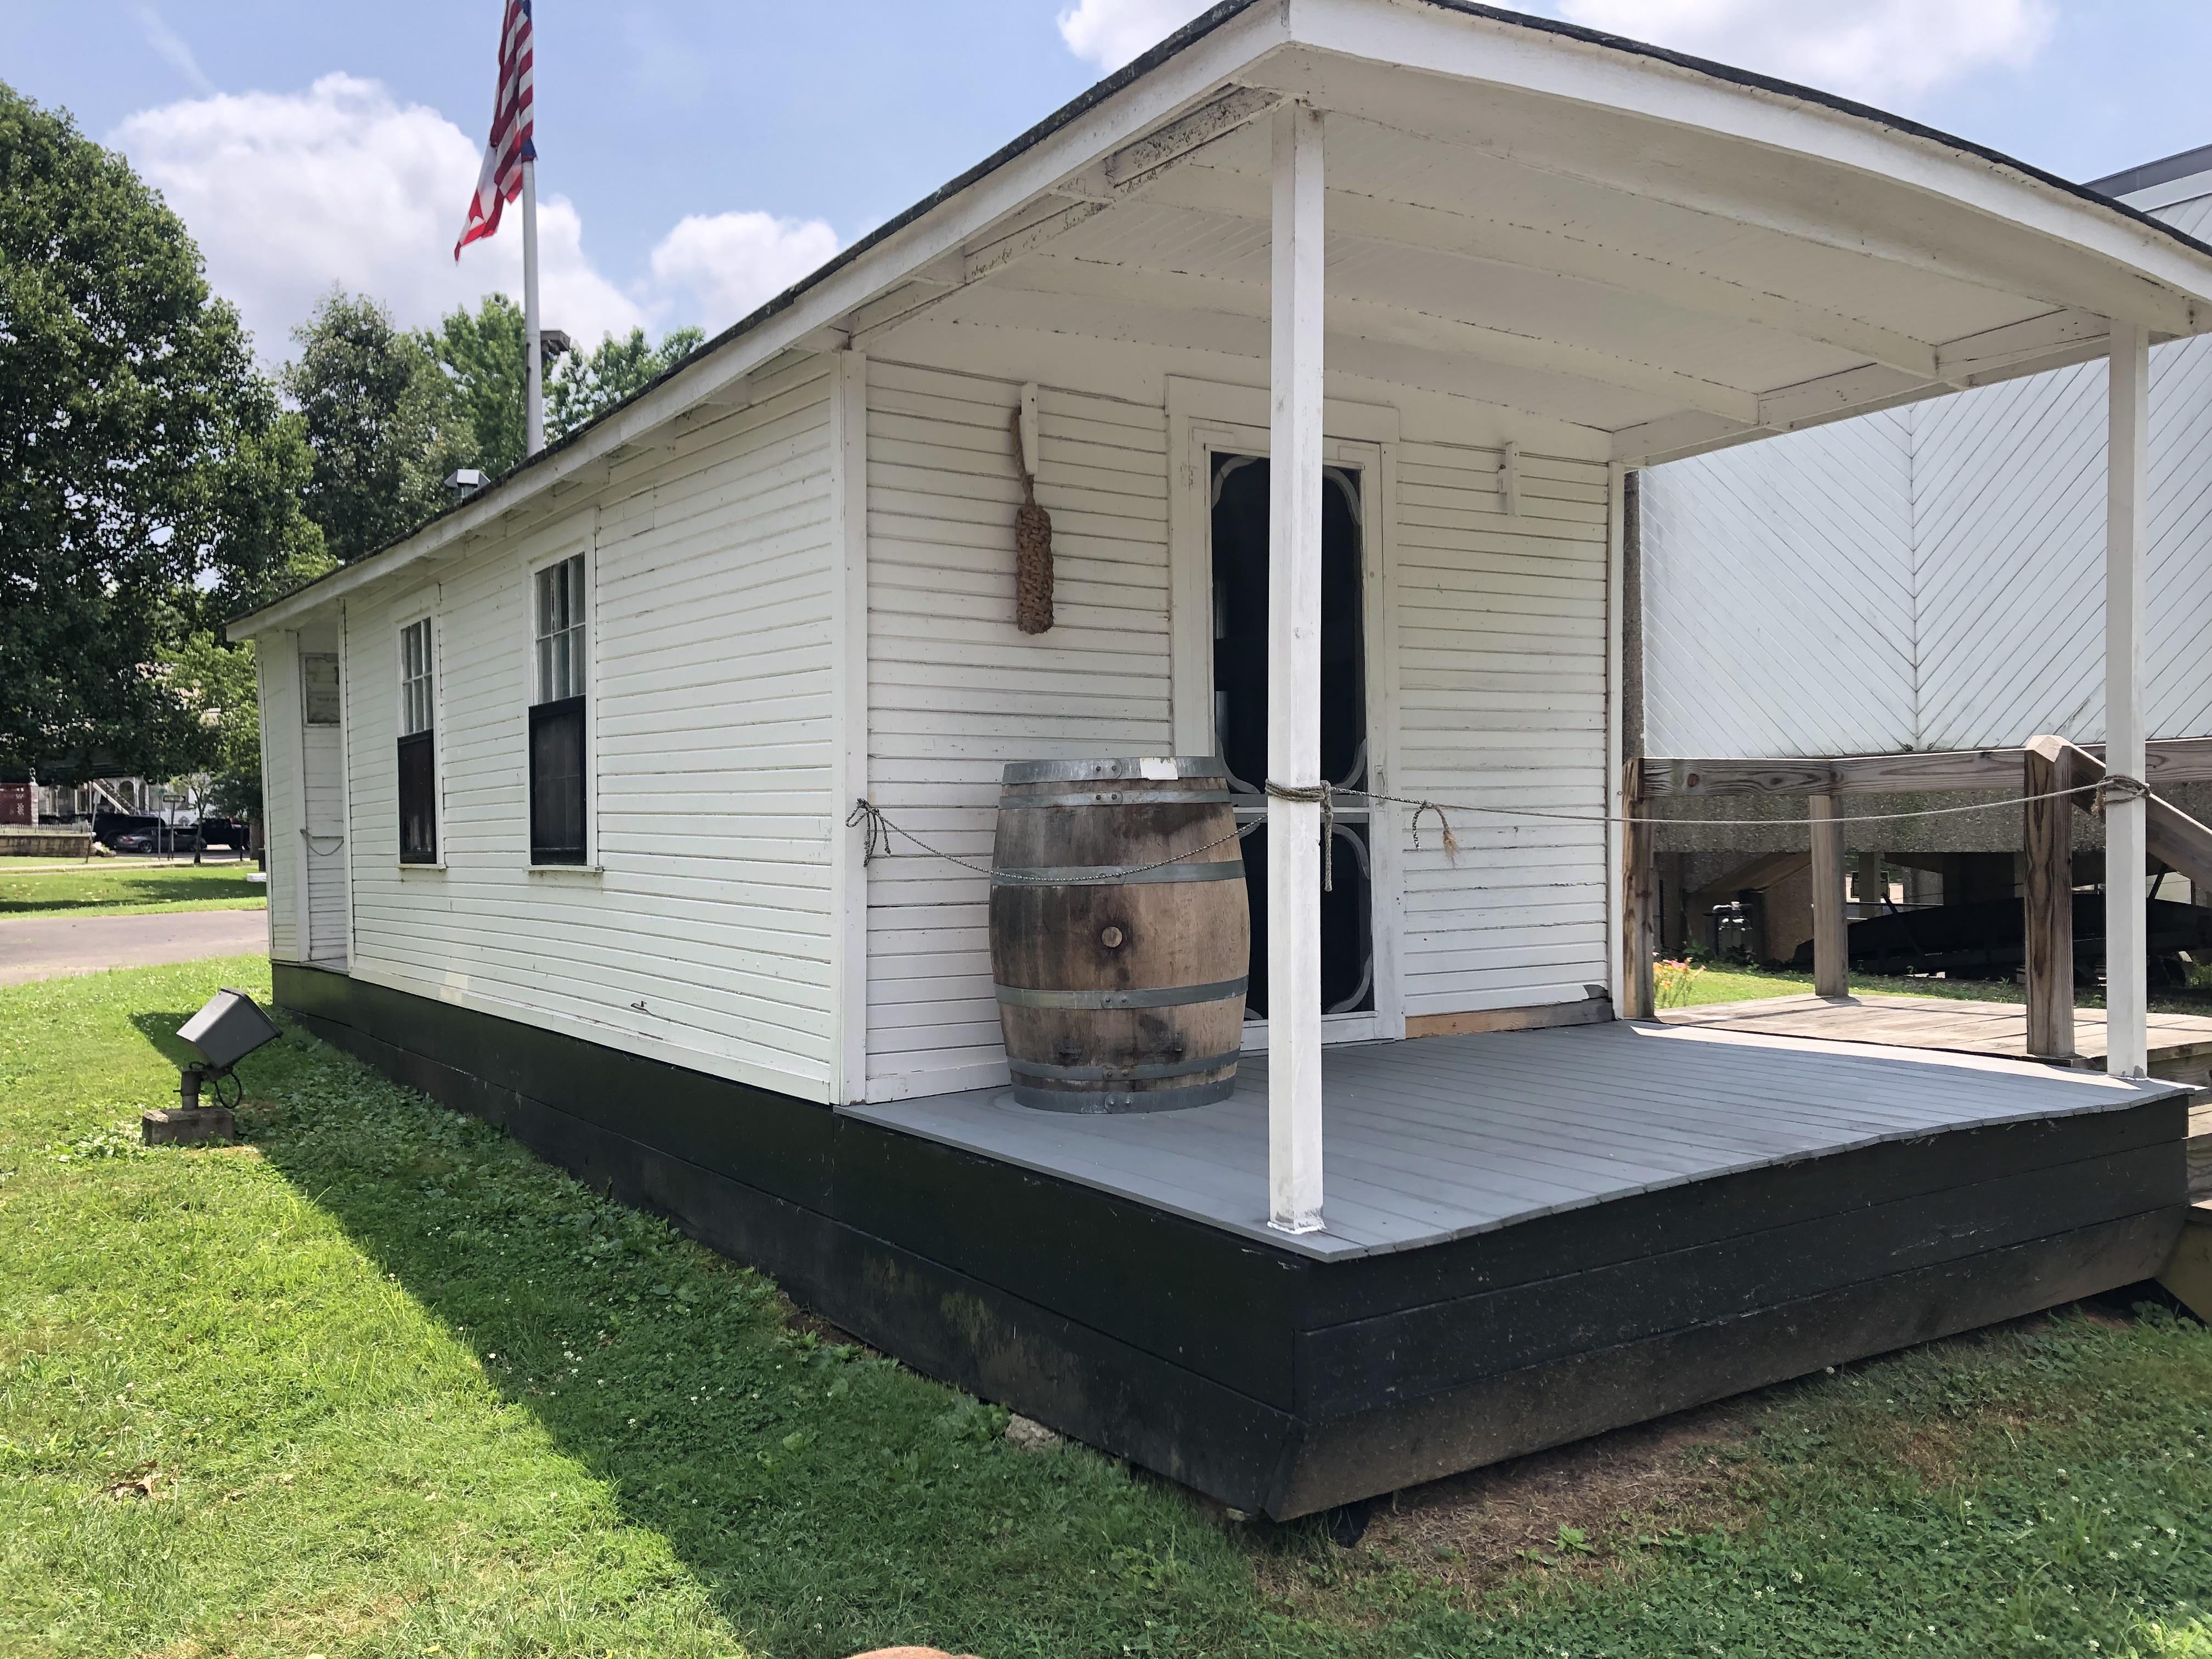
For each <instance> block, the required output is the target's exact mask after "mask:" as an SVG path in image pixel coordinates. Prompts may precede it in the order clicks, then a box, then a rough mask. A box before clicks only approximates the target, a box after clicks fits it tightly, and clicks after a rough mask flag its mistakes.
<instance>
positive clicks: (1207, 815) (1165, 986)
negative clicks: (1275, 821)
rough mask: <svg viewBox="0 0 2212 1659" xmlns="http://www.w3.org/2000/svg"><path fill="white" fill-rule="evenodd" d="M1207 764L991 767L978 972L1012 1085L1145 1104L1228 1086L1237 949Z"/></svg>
mask: <svg viewBox="0 0 2212 1659" xmlns="http://www.w3.org/2000/svg"><path fill="white" fill-rule="evenodd" d="M1236 835H1237V821H1236V817H1235V815H1234V813H1233V812H1232V811H1231V808H1230V805H1229V774H1228V770H1227V769H1226V768H1225V767H1224V766H1223V765H1222V763H1221V762H1219V761H1218V760H1214V759H1194V758H1191V757H1176V758H1174V759H1169V760H1102V761H1025V762H1018V763H1015V764H1013V765H1011V766H1009V767H1007V768H1006V784H1005V789H1004V792H1003V793H1001V794H1000V798H999V835H998V841H997V843H996V845H995V847H994V849H993V854H992V873H991V977H992V978H993V979H994V980H995V981H997V982H998V994H999V1024H1000V1029H1001V1030H1003V1031H1004V1032H1005V1034H1006V1063H1007V1065H1008V1066H1010V1067H1012V1071H1013V1077H1014V1098H1015V1099H1016V1100H1018V1101H1019V1102H1021V1103H1022V1104H1024V1105H1025V1106H1038V1107H1042V1108H1044V1109H1047V1110H1049V1111H1056V1112H1157V1111H1170V1110H1173V1109H1176V1108H1178V1107H1184V1106H1201V1105H1204V1104H1205V1103H1206V1102H1208V1101H1212V1100H1221V1099H1224V1098H1225V1097H1227V1096H1228V1095H1229V1094H1230V1092H1231V1091H1232V1090H1234V1089H1235V1088H1236V1086H1237V1049H1238V1047H1239V1045H1240V1042H1241V1041H1242V1038H1243V1030H1244V981H1245V970H1246V969H1247V967H1248V965H1249V958H1250V952H1251V944H1252V923H1251V915H1250V913H1249V911H1248V909H1247V908H1246V906H1245V897H1244V859H1243V848H1242V847H1241V845H1240V844H1239V843H1238V842H1237V839H1236Z"/></svg>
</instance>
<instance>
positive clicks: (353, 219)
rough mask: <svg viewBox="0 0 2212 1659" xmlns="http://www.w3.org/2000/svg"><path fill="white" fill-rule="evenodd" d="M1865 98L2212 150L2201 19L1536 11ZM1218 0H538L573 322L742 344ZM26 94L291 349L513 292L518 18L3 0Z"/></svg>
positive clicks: (264, 337)
mask: <svg viewBox="0 0 2212 1659" xmlns="http://www.w3.org/2000/svg"><path fill="white" fill-rule="evenodd" d="M1195 9H1197V0H930V3H927V4H914V3H904V4H896V3H881V0H828V3H816V4H812V5H793V4H788V3H776V4H770V3H758V0H747V3H736V4H732V3H720V4H712V3H701V0H662V3H618V0H600V3H595V4H591V5H582V4H576V3H573V0H568V3H564V0H541V3H540V8H539V15H538V112H539V113H538V143H539V148H540V150H541V152H542V154H543V155H544V161H543V162H542V164H541V169H540V175H539V188H540V191H541V195H542V196H543V197H544V198H546V201H547V212H546V240H547V246H546V256H545V258H546V273H547V289H548V305H547V320H548V321H549V322H552V323H557V324H562V325H567V326H569V327H571V328H572V329H573V330H574V331H580V332H583V333H586V334H587V335H595V334H596V333H598V332H599V331H601V330H603V329H607V328H614V329H620V328H624V327H627V326H629V324H631V323H633V322H636V323H642V324H643V325H646V326H647V327H648V328H649V329H652V330H654V331H658V330H659V329H661V328H663V327H666V326H669V325H674V324H677V323H680V322H699V323H703V324H706V325H709V326H719V325H722V324H724V323H726V322H728V321H730V320H732V319H733V318H734V317H735V316H737V315H738V314H740V313H742V312H743V311H744V309H747V308H749V307H750V305H751V304H753V303H755V302H757V301H758V300H759V299H761V298H764V297H766V295H768V294H769V293H772V292H774V291H775V289H777V288H780V287H781V286H782V285H783V284H784V283H787V282H789V281H790V280H792V279H793V278H794V277H795V276H798V275H799V274H801V273H802V272H803V271H804V270H806V269H808V268H809V267H811V265H812V264H815V263H817V262H818V261H819V260H820V259H821V258H824V257H826V256H827V254H828V253H829V252H832V251H834V249H835V248H836V246H839V245H841V244H842V243H843V242H846V241H849V240H851V239H852V238H853V237H854V236H855V235H857V234H860V233H862V232H863V231H865V230H866V229H867V228H869V227H870V226H872V225H873V224H875V223H876V222H879V221H880V220H882V219H884V218H885V217H887V216H890V214H892V213H895V212H896V211H897V210H899V209H901V208H902V207H904V206H906V205H907V204H908V203H910V202H912V201H914V200H915V199H916V198H917V197H921V196H922V195H924V194H926V193H927V191H930V190H932V189H933V188H934V187H935V186H936V185H939V184H940V183H942V182H943V181H944V180H945V179H947V178H950V177H951V175H953V174H954V173H957V172H958V171H960V170H961V169H962V168H963V167H966V166H968V165H969V163H971V162H973V161H975V160H977V159H978V158H980V157H981V156H982V155H985V154H987V153H988V152H989V151H990V150H991V149H994V148H995V147H996V146H997V145H999V144H1000V143H1003V142H1004V141H1005V140H1006V139H1007V138H1008V137H1012V135H1013V134H1014V133H1016V132H1018V131H1020V130H1021V129H1022V128H1024V126H1026V125H1029V124H1030V123H1031V122H1032V121H1034V120H1036V118H1038V117H1040V116H1042V115H1043V114H1045V113H1046V112H1048V111H1050V110H1051V109H1053V108H1054V107H1055V106H1058V105H1059V104H1060V103H1062V102H1064V101H1065V100H1067V99H1068V98H1070V97H1072V96H1073V95H1074V94H1076V93H1078V92H1079V91H1080V90H1081V89H1082V88H1084V87H1085V86H1087V85H1089V84H1090V83H1091V82H1092V81H1094V80H1095V79H1097V76H1099V75H1100V74H1101V73H1102V72H1103V70H1105V69H1106V68H1108V67H1110V66H1111V65H1112V64H1114V63H1115V62H1117V61H1119V60H1120V59H1121V58H1124V57H1126V56H1127V55H1128V54H1129V53H1130V52H1133V51H1134V50H1137V49H1139V48H1140V47H1141V46H1142V45H1143V44H1144V43H1146V41H1148V40H1152V39H1154V38H1157V36H1158V34H1159V33H1164V32H1165V30H1166V29H1167V28H1169V27H1173V26H1174V24H1175V23H1176V22H1177V21H1180V20H1181V19H1182V17H1183V16H1185V15H1188V14H1189V13H1191V12H1193V11H1194V10H1195ZM1528 9H1535V10H1541V11H1546V12H1549V13H1553V14H1554V15H1559V14H1564V15H1568V16H1571V17H1573V18H1575V19H1576V20H1577V21H1585V22H1589V23H1591V24H1593V25H1595V26H1597V27H1607V28H1611V29H1614V30H1617V31H1619V32H1620V33H1627V34H1633V35H1637V36H1639V37H1641V38H1644V39H1647V40H1659V41H1662V43H1665V44H1668V45H1674V46H1680V48H1682V49H1683V50H1686V51H1692V52H1704V53H1706V54H1708V55H1711V56H1716V57H1723V58H1728V59H1729V61H1733V62H1739V63H1744V64H1747V65H1748V66H1751V67H1754V68H1760V69H1766V70H1771V71H1773V72H1776V73H1779V74H1783V75H1785V76H1790V77H1791V78H1796V79H1802V80H1808V81H1810V82H1814V84H1820V85H1825V86H1827V87H1829V88H1832V89H1833V90H1837V91H1840V92H1844V93H1846V94H1850V95H1853V96H1857V97H1862V98H1865V99H1866V100H1869V101H1870V102H1875V103H1877V104H1879V105H1881V106H1884V107H1887V108H1891V109H1894V110H1897V111H1899V112H1901V113H1905V114H1909V115H1911V116H1914V117H1917V118H1920V119H1922V120H1925V121H1928V122H1929V123H1930V124H1932V125H1936V126H1939V127H1942V128H1946V129H1948V130H1949V131H1954V132H1958V133H1960V134H1962V135H1964V136H1966V137H1972V138H1974V139H1977V140H1979V141H1981V142H1983V143H1988V144H1990V145H1993V146H1995V147H1996V149H2001V150H2003V151H2006V152H2008V153H2009V154H2011V155H2017V156H2019V157H2020V158H2021V159H2022V160H2025V161H2032V162H2034V163H2036V164H2038V165H2039V166H2042V167H2047V168H2050V169H2051V171H2053V172H2056V173H2062V174H2063V175H2065V176H2068V177H2071V178H2080V179H2087V178H2091V177H2094V176H2096V175H2098V174H2100V173H2106V172H2109V171H2112V170H2114V169H2116V168H2118V167H2124V166H2128V165H2130V164H2133V163H2135V162H2136V161H2144V160H2148V159H2149V158H2151V157H2154V156H2157V155H2166V154H2168V153H2170V152H2172V151H2174V150H2178V149H2188V148H2191V147H2192V146H2194V145H2197V144H2199V143H2207V142H2212V108H2208V107H2207V105H2206V101H2205V100H2204V98H2203V92H2202V82H2203V76H2204V71H2205V69H2206V67H2207V66H2208V64H2212V6H2207V5H2205V4H2203V0H2189V3H2181V0H1823V3H1821V4H1820V5H1817V6H1815V5H1811V4H1808V3H1805V0H1541V3H1537V0H1532V3H1531V4H1530V5H1529V6H1528ZM6 17H7V31H6V39H7V51H6V54H5V58H4V61H0V77H4V78H5V79H7V80H8V81H9V82H10V83H12V84H13V85H14V86H15V88H17V89H18V90H19V91H21V92H23V93H25V94H28V95H29V96H31V97H33V98H35V99H37V100H40V102H42V103H46V104H52V105H60V106H66V107H67V108H69V109H70V111H72V112H74V113H75V114H76V117H77V118H78V120H79V122H80V124H81V125H82V126H83V128H84V129H85V131H87V132H88V133H89V134H91V135H92V136H94V137H97V138H100V139H101V140H102V141H104V142H106V143H112V144H115V145H116V146H118V148H120V149H123V150H124V151H125V153H126V154H127V155H130V156H131V160H132V161H133V162H134V163H135V164H137V166H138V167H140V168H141V170H142V171H143V172H144V173H146V174H147V175H148V176H149V178H150V179H154V180H155V182H156V183H157V184H159V185H161V187H162V188H163V189H164V191H166V192H167V194H168V196H169V197H170V200H171V202H172V204H173V205H175V206H176V207H177V208H178V209H179V211H180V212H182V213H183V214H184V216H185V220H186V222H187V223H188V224H190V225H191V228H192V230H193V232H194V234H196V235H197V237H198V238H199V240H200V241H201V243H202V245H203V246H204V249H205V251H206V252H207V256H208V262H209V268H210V275H211V276H212V277H213V279H214V280H215V282H216V286H217V287H218V288H219V289H222V290H223V291H224V292H225V293H227V294H228V295H230V296H231V297H233V298H234V299H235V300H236V301H238V302H239V303H240V307H241V308H242V309H243V310H244V311H245V312H246V317H247V320H248V322H249V324H250V325H252V326H253V327H254V329H255V330H256V333H257V337H258V339H259V341H260V343H261V346H262V349H263V351H264V355H266V356H272V357H274V356H281V355H283V351H284V349H285V340H284V335H285V332H286V331H288V330H289V326H290V325H291V324H292V323H293V322H295V321H296V320H297V319H298V318H299V317H300V316H301V314H303V313H305V311H306V310H307V307H309V306H310V305H311V304H312V303H313V300H314V298H315V296H316V295H318V294H319V293H321V292H324V291H326V290H327V289H328V288H329V287H330V285H331V283H333V282H339V283H344V284H345V285H347V286H349V287H354V288H362V289H368V290H369V291H372V292H375V293H378V294H380V295H381V296H382V297H384V298H386V300H387V301H390V302H391V303H392V305H393V306H394V307H395V309H397V310H398V312H399V313H401V315H402V317H403V319H404V320H407V321H410V322H420V321H427V320H429V319H430V318H431V317H434V316H435V314H436V313H438V312H439V311H440V310H441V309H444V308H446V307H447V306H450V305H451V304H453V303H455V302H457V301H463V300H465V299H467V298H469V297H471V295H474V294H476V293H478V292H481V291H482V290H483V289H487V288H491V287H497V286H505V287H508V288H510V289H512V288H513V286H514V285H515V281H516V278H515V274H514V273H515V264H514V261H515V260H516V259H517V258H519V255H518V253H517V252H516V249H515V245H514V244H515V239H514V238H513V237H512V236H509V235H506V234H502V235H501V237H500V238H499V239H498V240H497V241H496V242H495V244H493V245H492V246H489V247H488V248H477V249H471V251H470V254H469V256H468V258H467V261H466V262H465V264H463V265H462V266H461V267H460V268H459V269H458V270H457V269H455V268H454V264H453V258H452V255H451V246H452V236H453V232H454V230H455V229H457V228H458V226H459V217H460V213H461V210H462V207H463V205H464V204H465V201H466V197H467V193H468V189H469V187H470V185H471V184H472V183H473V179H474V172H475V155H476V153H477V150H478V149H480V148H481V145H482V143H483V128H484V124H485V120H486V118H487V116H488V115H489V108H490V100H491V90H492V88H491V79H492V58H493V44H494V38H495V32H496V27H497V17H498V0H437V3H429V0H384V3H380V4H373V5H368V6H343V7H341V6H332V5H303V4H300V3H296V0H295V3H289V4H277V3H271V0H261V3H244V0H238V3H218V0H206V3H191V0H165V3H157V4H151V5H149V4H141V3H118V0H68V3H63V0H7V3H6Z"/></svg>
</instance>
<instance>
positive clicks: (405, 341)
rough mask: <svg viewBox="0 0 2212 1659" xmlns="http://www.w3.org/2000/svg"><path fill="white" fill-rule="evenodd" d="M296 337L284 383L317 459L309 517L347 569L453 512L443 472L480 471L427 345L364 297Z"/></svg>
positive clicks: (320, 314)
mask: <svg viewBox="0 0 2212 1659" xmlns="http://www.w3.org/2000/svg"><path fill="white" fill-rule="evenodd" d="M292 338H293V340H294V342H295V343H296V344H297V345H298V347H299V356H297V357H296V358H295V360H294V361H293V362H289V363H288V364H286V365H285V367H284V370H283V386H284V390H285V391H286V392H288V393H289V394H290V396H291V398H292V400H293V401H294V402H295V404H298V405H299V410H300V414H301V417H302V419H303V420H304V421H305V422H306V426H307V442H308V443H309V445H310V446H312V447H313V450H314V458H315V459H314V471H313V477H311V478H310V479H309V480H308V483H307V489H306V492H305V500H306V505H307V513H308V514H309V515H310V516H311V517H312V518H313V520H315V522H316V523H317V524H319V525H320V526H322V531H323V538H324V541H325V544H327V545H328V546H329V548H330V550H331V552H332V553H334V554H336V555H337V556H338V557H339V558H340V559H341V560H343V561H345V562H349V563H350V562H352V561H353V560H355V559H357V558H360V557H361V556H362V555H363V554H365V553H373V552H374V551H375V550H377V549H378V548H380V547H382V546H383V545H384V544H386V543H387V542H390V541H393V540H396V539H398V538H399V537H401V536H404V535H405V534H406V533H407V532H409V531H410V530H413V529H414V528H415V527H416V526H418V525H420V524H421V523H422V521H423V520H425V519H428V517H430V516H431V514H433V513H435V512H437V511H438V509H439V508H440V507H442V506H443V505H444V504H445V501H446V489H445V482H444V481H445V479H446V477H447V475H448V474H449V473H450V472H451V471H453V469H454V468H455V467H457V466H473V465H477V462H476V442H475V437H474V434H473V432H472V431H471V428H469V427H468V425H467V423H466V422H465V421H464V420H462V419H461V418H459V411H458V410H456V408H455V399H454V396H453V388H452V387H451V386H449V385H448V383H447V379H446V377H445V375H444V374H441V372H440V370H439V367H438V361H437V358H436V356H435V354H434V353H433V351H432V349H431V346H430V343H429V341H428V339H426V338H425V337H423V336H422V335H420V334H416V333H413V332H410V331H407V330H404V329H402V328H400V327H398V325H395V324H394V323H393V322H392V313H390V312H389V311H388V310H386V308H385V307H383V306H382V305H381V304H380V303H379V302H378V301H374V300H372V299H370V298H368V296H367V295H350V294H345V293H342V292H337V293H332V294H331V295H329V296H328V297H327V298H326V299H325V300H324V301H323V302H322V303H321V304H320V305H319V306H317V307H315V310H314V314H313V315H312V316H311V317H309V318H308V319H307V321H306V322H304V323H302V324H301V325H300V326H299V327H298V328H296V329H295V330H294V331H292Z"/></svg>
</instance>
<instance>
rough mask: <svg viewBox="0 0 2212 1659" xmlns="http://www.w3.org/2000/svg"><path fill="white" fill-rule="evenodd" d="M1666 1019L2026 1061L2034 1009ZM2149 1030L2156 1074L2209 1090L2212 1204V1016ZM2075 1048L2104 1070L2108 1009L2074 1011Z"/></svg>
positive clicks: (1773, 1002) (1697, 1014) (1857, 1001)
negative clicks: (2029, 1019)
mask: <svg viewBox="0 0 2212 1659" xmlns="http://www.w3.org/2000/svg"><path fill="white" fill-rule="evenodd" d="M1659 1018H1661V1019H1662V1020H1663V1021H1665V1022H1666V1023H1667V1024H1669V1025H1677V1026H1692V1027H1695V1028H1698V1029H1699V1030H1721V1031H1755V1032H1759V1033H1762V1034H1764V1035H1765V1036H1795V1037H1817V1038H1820V1039H1823V1040H1825V1041H1827V1042H1875V1043H1881V1044H1882V1045H1883V1046H1885V1047H1887V1048H1936V1049H1941V1050H1942V1051H1944V1052H1946V1053H1949V1054H1990V1055H1996V1056H1999V1057H2002V1058H2003V1059H2007V1060H2018V1059H2023V1058H2025V1057H2026V1055H2027V1007H2026V1006H2025V1005H2024V1004H2021V1003H2016V1002H1966V1001H1963V1000H1953V999H1952V998H1949V997H1891V996H1872V997H1816V996H1789V997H1760V998H1759V999H1757V1000H1753V1001H1748V1002H1711V1003H1706V1004H1705V1005H1704V1006H1700V1007H1696V1008H1669V1009H1667V1010H1665V1011H1664V1012H1662V1013H1661V1014H1660V1016H1659ZM2148 1024H2149V1027H2150V1072H2151V1075H2152V1076H2153V1077H2157V1078H2165V1079H2169V1080H2171V1081H2172V1082H2175V1083H2186V1084H2188V1085H2191V1087H2192V1088H2195V1089H2197V1090H2198V1091H2201V1092H2200V1093H2199V1094H2198V1096H2197V1099H2196V1101H2195V1102H2194V1103H2191V1107H2190V1109H2189V1195H2190V1196H2191V1198H2194V1199H2205V1198H2212V1018H2207V1017H2206V1016H2204V1015H2203V1014H2153V1015H2151V1016H2150V1017H2149V1020H2148ZM2074 1042H2075V1048H2077V1049H2078V1050H2079V1053H2077V1054H2075V1058H2074V1061H2073V1064H2074V1066H2075V1067H2077V1068H2080V1069H2082V1070H2088V1071H2094V1070H2096V1069H2098V1068H2100V1067H2101V1066H2103V1065H2104V1063H2105V1012H2104V1010H2103V1009H2101V1008H2076V1009H2075V1011H2074Z"/></svg>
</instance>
